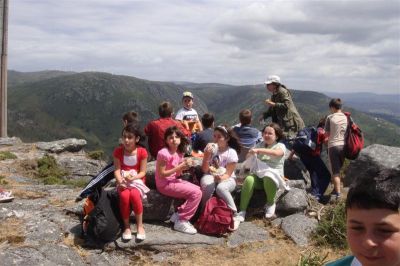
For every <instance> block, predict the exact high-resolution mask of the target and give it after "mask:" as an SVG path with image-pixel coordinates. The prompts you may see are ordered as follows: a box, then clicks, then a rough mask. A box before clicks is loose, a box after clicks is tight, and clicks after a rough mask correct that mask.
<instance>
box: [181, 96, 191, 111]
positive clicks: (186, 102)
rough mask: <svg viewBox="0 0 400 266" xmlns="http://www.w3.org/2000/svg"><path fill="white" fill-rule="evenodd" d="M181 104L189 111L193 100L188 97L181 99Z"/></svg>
mask: <svg viewBox="0 0 400 266" xmlns="http://www.w3.org/2000/svg"><path fill="white" fill-rule="evenodd" d="M182 103H183V106H184V107H185V108H186V109H191V108H192V107H193V99H192V98H190V97H183V99H182Z"/></svg>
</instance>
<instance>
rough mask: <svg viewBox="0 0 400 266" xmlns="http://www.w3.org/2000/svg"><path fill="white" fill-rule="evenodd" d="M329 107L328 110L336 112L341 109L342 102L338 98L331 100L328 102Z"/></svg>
mask: <svg viewBox="0 0 400 266" xmlns="http://www.w3.org/2000/svg"><path fill="white" fill-rule="evenodd" d="M329 107H330V108H335V109H337V110H340V109H342V100H340V99H339V98H335V99H332V100H331V101H330V102H329Z"/></svg>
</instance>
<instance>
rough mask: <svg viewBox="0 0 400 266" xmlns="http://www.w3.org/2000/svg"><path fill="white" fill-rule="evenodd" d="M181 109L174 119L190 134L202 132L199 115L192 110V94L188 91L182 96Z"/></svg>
mask: <svg viewBox="0 0 400 266" xmlns="http://www.w3.org/2000/svg"><path fill="white" fill-rule="evenodd" d="M182 104H183V107H182V108H181V109H179V110H178V112H177V113H176V116H175V119H176V120H178V121H180V122H181V123H182V125H183V126H184V127H185V129H186V130H188V131H189V132H190V133H192V134H193V133H196V132H200V131H202V130H203V126H202V125H201V122H200V119H199V115H198V114H197V111H196V110H195V109H193V94H192V93H191V92H190V91H185V92H184V93H183V96H182Z"/></svg>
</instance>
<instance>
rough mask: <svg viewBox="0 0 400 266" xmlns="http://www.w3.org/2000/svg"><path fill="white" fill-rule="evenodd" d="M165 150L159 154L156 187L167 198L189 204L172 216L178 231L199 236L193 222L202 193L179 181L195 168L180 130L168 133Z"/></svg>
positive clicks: (169, 130)
mask: <svg viewBox="0 0 400 266" xmlns="http://www.w3.org/2000/svg"><path fill="white" fill-rule="evenodd" d="M164 142H165V148H162V149H161V150H160V151H159V152H158V154H157V163H156V186H157V190H158V191H159V192H160V193H161V194H164V195H166V196H169V197H172V198H178V199H185V200H186V201H185V202H184V203H183V204H182V205H181V206H179V207H178V212H176V213H174V214H173V215H172V216H171V219H170V220H171V221H172V222H174V229H175V230H176V231H179V232H182V233H187V234H196V233H197V230H196V228H194V227H193V225H192V224H191V223H190V222H189V220H190V218H192V217H193V215H194V214H195V213H196V210H197V207H198V206H199V203H200V201H201V190H200V188H199V187H198V186H196V185H195V184H192V183H190V182H188V181H185V180H182V179H179V176H180V175H181V174H182V171H184V170H187V169H188V168H189V167H190V166H192V161H191V159H184V158H183V156H184V152H185V150H186V146H187V145H188V144H189V141H188V140H187V138H186V137H185V135H184V134H183V133H182V132H181V131H180V130H179V129H178V128H177V127H176V126H173V127H169V128H167V130H166V131H165V134H164Z"/></svg>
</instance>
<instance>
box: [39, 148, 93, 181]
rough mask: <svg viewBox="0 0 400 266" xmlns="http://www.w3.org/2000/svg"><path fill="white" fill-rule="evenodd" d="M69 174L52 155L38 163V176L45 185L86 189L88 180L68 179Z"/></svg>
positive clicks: (44, 157)
mask: <svg viewBox="0 0 400 266" xmlns="http://www.w3.org/2000/svg"><path fill="white" fill-rule="evenodd" d="M67 175H68V172H67V171H66V170H65V169H63V168H61V167H60V166H59V165H58V164H57V161H56V159H55V158H54V157H53V156H51V155H45V156H43V157H42V158H41V159H39V160H38V161H37V174H36V176H37V177H38V178H39V179H40V180H42V181H43V183H44V184H45V185H67V186H71V187H84V186H86V184H87V180H86V179H83V178H81V179H66V178H65V176H67Z"/></svg>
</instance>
